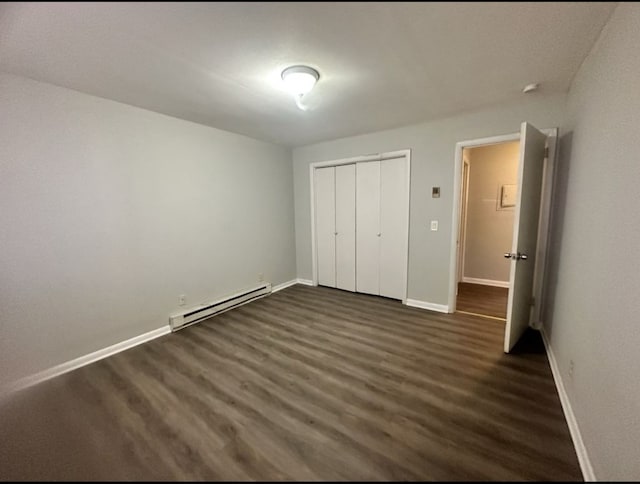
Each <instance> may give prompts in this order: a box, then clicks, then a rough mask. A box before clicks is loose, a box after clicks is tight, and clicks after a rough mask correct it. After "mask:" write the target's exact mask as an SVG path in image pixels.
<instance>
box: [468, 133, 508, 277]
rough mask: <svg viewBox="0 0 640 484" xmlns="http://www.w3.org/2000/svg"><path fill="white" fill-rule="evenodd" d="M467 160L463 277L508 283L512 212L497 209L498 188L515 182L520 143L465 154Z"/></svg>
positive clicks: (494, 146)
mask: <svg viewBox="0 0 640 484" xmlns="http://www.w3.org/2000/svg"><path fill="white" fill-rule="evenodd" d="M465 152H466V153H465V154H466V155H467V159H468V160H469V195H468V203H467V230H466V232H465V234H466V235H465V239H466V241H465V253H464V257H465V261H464V277H472V278H475V279H487V280H490V281H499V282H504V283H508V282H509V272H510V269H511V265H510V261H509V260H508V259H505V258H504V256H503V254H504V253H505V252H510V251H511V240H512V239H513V215H514V208H513V207H510V208H509V207H507V208H500V204H499V201H500V187H501V186H502V185H505V184H509V185H515V184H517V182H518V159H519V155H520V142H519V141H513V142H510V143H500V144H495V145H489V146H480V147H477V148H471V149H467V150H465Z"/></svg>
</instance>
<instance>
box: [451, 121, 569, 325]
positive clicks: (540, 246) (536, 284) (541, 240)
mask: <svg viewBox="0 0 640 484" xmlns="http://www.w3.org/2000/svg"><path fill="white" fill-rule="evenodd" d="M540 131H541V132H543V133H544V134H546V135H547V146H548V148H549V156H548V157H547V158H546V161H545V165H544V171H543V179H542V194H541V202H540V218H539V221H538V240H537V244H536V247H537V248H536V252H537V253H536V262H535V267H534V276H533V297H534V298H535V304H534V306H533V312H532V315H531V322H530V325H531V326H532V327H534V328H539V327H540V326H541V323H542V321H541V318H542V314H543V312H542V306H543V304H544V299H543V295H544V292H543V289H544V276H545V272H546V271H545V269H546V262H547V250H548V246H549V222H550V217H551V195H552V189H553V177H554V173H555V164H556V158H557V147H558V128H545V129H541V130H540ZM509 141H520V132H519V131H518V132H515V133H509V134H504V135H499V136H490V137H487V138H476V139H471V140H466V141H460V142H458V143H456V148H455V164H454V176H453V214H452V225H451V228H452V230H451V249H450V255H451V258H450V262H449V301H448V306H449V312H450V313H454V312H455V310H456V286H457V278H458V273H457V271H458V260H459V254H458V247H457V239H458V237H459V230H460V225H459V221H460V192H461V188H462V187H461V185H462V162H463V161H462V150H463V149H464V148H476V147H479V146H487V145H493V144H499V143H506V142H509Z"/></svg>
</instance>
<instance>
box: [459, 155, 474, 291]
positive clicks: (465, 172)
mask: <svg viewBox="0 0 640 484" xmlns="http://www.w3.org/2000/svg"><path fill="white" fill-rule="evenodd" d="M463 151H464V150H463ZM470 174H471V163H469V161H468V160H465V159H464V157H463V158H462V175H461V178H460V183H461V184H462V185H461V186H460V197H461V199H460V203H462V205H461V206H460V226H459V227H458V229H457V230H458V237H457V238H456V240H457V241H458V243H457V244H456V250H457V251H458V267H457V270H456V284H457V283H460V282H461V281H462V280H463V279H464V257H465V251H466V238H467V207H468V205H469V176H470ZM462 187H464V193H462ZM463 200H464V203H463ZM461 234H462V235H461ZM457 294H458V292H457V290H456V295H457Z"/></svg>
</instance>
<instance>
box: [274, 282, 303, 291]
mask: <svg viewBox="0 0 640 484" xmlns="http://www.w3.org/2000/svg"><path fill="white" fill-rule="evenodd" d="M294 284H298V279H292V280H290V281H287V282H283V283H282V284H278V285H276V286H273V287H272V288H271V292H278V291H282V290H283V289H286V288H287V287H290V286H293V285H294Z"/></svg>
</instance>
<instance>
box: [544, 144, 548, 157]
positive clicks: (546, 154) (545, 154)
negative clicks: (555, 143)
mask: <svg viewBox="0 0 640 484" xmlns="http://www.w3.org/2000/svg"><path fill="white" fill-rule="evenodd" d="M544 157H545V158H549V147H548V146H545V147H544Z"/></svg>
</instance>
